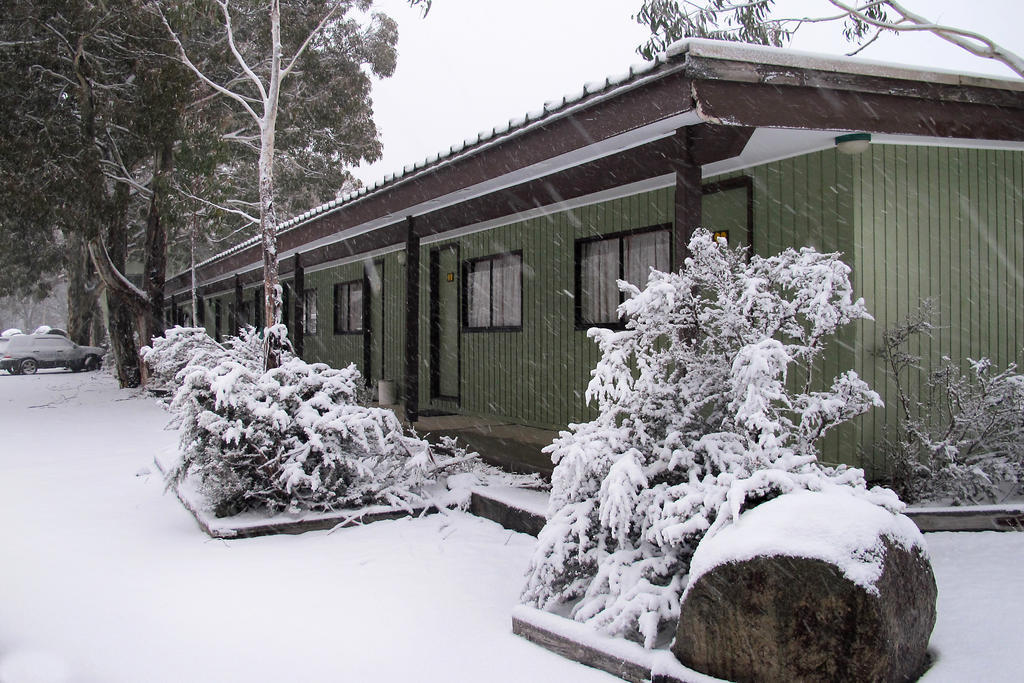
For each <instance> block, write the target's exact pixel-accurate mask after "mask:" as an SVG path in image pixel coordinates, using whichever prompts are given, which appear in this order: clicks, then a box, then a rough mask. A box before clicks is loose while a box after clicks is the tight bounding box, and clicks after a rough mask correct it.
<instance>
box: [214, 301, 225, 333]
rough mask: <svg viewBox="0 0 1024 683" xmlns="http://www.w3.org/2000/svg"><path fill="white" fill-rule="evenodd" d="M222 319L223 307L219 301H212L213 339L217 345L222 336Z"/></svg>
mask: <svg viewBox="0 0 1024 683" xmlns="http://www.w3.org/2000/svg"><path fill="white" fill-rule="evenodd" d="M223 317H224V306H223V304H221V302H220V299H219V298H218V299H214V300H213V339H214V341H216V342H217V343H220V340H221V337H222V336H223V331H224V330H223V325H224V321H223Z"/></svg>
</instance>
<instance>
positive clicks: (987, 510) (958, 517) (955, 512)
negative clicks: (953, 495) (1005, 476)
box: [904, 505, 1024, 531]
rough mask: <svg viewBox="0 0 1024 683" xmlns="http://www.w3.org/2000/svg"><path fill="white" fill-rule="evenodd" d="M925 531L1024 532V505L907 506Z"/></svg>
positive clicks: (907, 513)
mask: <svg viewBox="0 0 1024 683" xmlns="http://www.w3.org/2000/svg"><path fill="white" fill-rule="evenodd" d="M904 514H905V515H906V516H907V517H910V519H912V520H913V521H914V524H916V525H917V528H919V529H920V530H921V531H1024V505H974V506H970V507H943V508H927V507H912V508H907V510H906V512H904Z"/></svg>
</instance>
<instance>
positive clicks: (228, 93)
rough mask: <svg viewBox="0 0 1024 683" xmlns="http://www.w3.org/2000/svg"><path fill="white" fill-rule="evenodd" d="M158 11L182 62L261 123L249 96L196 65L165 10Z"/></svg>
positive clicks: (200, 78) (203, 80)
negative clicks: (239, 92) (243, 94)
mask: <svg viewBox="0 0 1024 683" xmlns="http://www.w3.org/2000/svg"><path fill="white" fill-rule="evenodd" d="M156 12H157V14H158V15H159V17H160V22H161V23H162V24H163V25H164V28H166V29H167V32H168V33H169V34H170V36H171V40H172V41H173V42H174V45H175V47H177V48H178V58H179V59H180V60H181V62H182V63H183V64H184V65H185V66H187V67H188V68H189V69H191V70H192V73H194V74H195V75H196V76H197V77H199V80H201V81H202V82H203V83H206V84H207V85H208V86H210V87H211V88H213V89H214V90H216V91H217V92H219V93H220V94H221V95H224V96H225V97H230V98H231V99H233V100H235V101H236V102H238V103H239V104H240V105H242V109H244V110H245V112H246V113H247V114H249V116H251V117H252V118H253V120H254V121H256V123H257V124H259V123H260V122H261V118H260V116H259V115H258V114H257V113H256V111H255V110H254V109H253V108H252V106H251V105H250V104H249V100H248V98H246V97H243V96H242V95H240V94H238V93H237V92H235V91H234V90H230V89H228V88H226V87H224V86H223V85H221V84H220V83H217V82H216V81H214V80H213V79H212V78H210V77H209V76H207V75H206V74H205V73H204V72H203V71H202V69H200V68H199V67H198V66H196V65H195V64H194V63H193V62H192V60H191V59H189V56H188V53H187V52H185V46H184V45H182V43H181V40H180V39H179V38H178V34H177V33H175V31H174V29H173V28H171V25H170V23H169V22H168V21H167V17H166V16H164V13H163V10H162V9H160V8H159V7H157V8H156Z"/></svg>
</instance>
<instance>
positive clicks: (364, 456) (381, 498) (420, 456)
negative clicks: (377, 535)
mask: <svg viewBox="0 0 1024 683" xmlns="http://www.w3.org/2000/svg"><path fill="white" fill-rule="evenodd" d="M207 339H208V338H207ZM211 341H212V340H210V341H205V340H203V339H202V338H201V336H200V334H199V330H197V329H180V328H179V329H178V330H172V331H171V334H170V336H169V337H165V338H163V339H158V340H154V345H153V348H152V349H151V350H149V351H148V352H147V353H146V360H147V362H148V363H150V364H151V366H153V367H154V368H159V372H160V373H161V375H163V376H167V375H169V374H170V373H171V372H172V371H174V369H175V368H176V367H178V365H179V364H180V363H181V362H182V361H183V360H184V361H186V362H185V364H184V366H183V367H181V368H180V369H178V370H176V371H174V377H175V380H174V381H175V382H176V384H177V385H178V388H177V390H176V392H175V394H174V397H173V399H172V400H171V402H170V408H171V410H172V412H174V413H176V414H177V416H178V426H179V429H180V430H181V446H180V451H181V453H180V455H181V460H180V462H179V463H178V464H177V465H176V466H175V467H174V468H173V469H172V470H171V471H170V472H169V474H168V479H169V481H170V482H172V483H178V482H180V481H182V480H183V479H185V478H186V477H193V478H194V479H195V480H196V481H197V483H198V484H199V487H200V489H201V491H202V492H203V493H204V494H205V496H206V498H207V500H208V501H209V503H210V504H211V506H212V507H213V509H214V512H215V513H216V514H218V515H221V516H223V515H230V514H234V513H237V512H240V511H242V510H248V509H262V510H266V511H269V512H276V511H280V510H291V511H298V510H333V509H339V508H348V507H357V506H363V505H368V504H375V503H381V504H388V505H393V506H397V507H402V508H405V509H411V507H412V506H413V505H416V504H420V503H423V502H424V500H423V498H422V493H423V486H424V485H425V484H427V483H429V482H430V481H431V480H433V479H434V478H436V475H437V473H438V472H440V471H442V470H444V469H446V468H450V467H452V466H457V465H459V464H461V463H463V462H465V461H467V460H468V459H470V457H471V456H468V455H467V454H466V452H465V451H464V450H462V449H458V448H453V447H451V446H452V444H448V445H447V446H446V447H443V448H440V449H438V448H436V447H435V448H434V449H432V448H431V446H430V445H429V444H428V443H427V442H426V441H422V440H420V439H418V438H416V437H414V436H407V435H406V434H405V433H404V430H403V427H402V425H401V423H400V422H399V421H398V419H397V418H396V417H395V414H394V413H393V412H391V411H390V410H386V409H381V408H373V407H368V406H365V405H360V403H359V401H358V398H359V393H360V385H361V384H362V377H361V375H360V374H359V371H358V370H357V369H356V368H355V366H354V365H350V366H348V367H347V368H342V369H333V368H330V367H328V366H326V365H324V364H322V363H306V362H305V361H303V360H301V359H299V358H296V357H294V356H292V355H290V354H286V355H285V356H283V358H282V363H281V365H280V367H277V368H274V369H272V370H269V371H266V372H264V371H263V369H262V345H261V343H260V340H259V338H258V336H257V335H255V334H253V333H252V332H251V331H249V332H243V335H242V337H240V338H238V339H227V340H225V343H224V345H223V346H221V345H219V344H212V345H211V343H210V342H211ZM190 353H191V354H192V355H191V357H190V358H189V357H188V354H190Z"/></svg>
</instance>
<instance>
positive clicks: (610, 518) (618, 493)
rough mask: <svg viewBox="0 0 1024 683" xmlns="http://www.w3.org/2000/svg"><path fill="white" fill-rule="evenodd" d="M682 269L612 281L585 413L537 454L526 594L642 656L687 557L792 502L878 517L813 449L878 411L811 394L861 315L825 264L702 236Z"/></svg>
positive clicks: (860, 488) (872, 402) (844, 274)
mask: <svg viewBox="0 0 1024 683" xmlns="http://www.w3.org/2000/svg"><path fill="white" fill-rule="evenodd" d="M690 253H691V256H690V258H688V259H686V263H685V267H684V268H683V270H682V271H681V272H680V273H661V272H657V271H652V272H651V275H650V279H649V282H648V285H647V288H646V289H645V290H644V291H642V292H641V291H639V290H638V289H637V288H636V287H633V286H631V285H629V284H628V283H625V282H620V283H619V284H620V287H622V288H623V290H624V291H625V292H626V293H627V294H628V298H627V299H626V301H625V302H624V303H622V305H621V306H620V307H619V312H620V314H621V315H622V316H623V317H624V319H625V320H626V324H625V329H624V330H610V329H592V330H590V332H589V335H590V336H591V337H592V338H594V339H595V340H596V341H597V343H598V344H599V345H600V348H601V352H602V357H601V360H600V361H599V362H598V364H597V367H596V368H595V369H594V370H593V372H592V380H591V382H590V385H589V387H588V389H587V397H588V400H591V401H596V403H597V407H598V408H599V411H600V412H599V415H598V417H597V418H596V419H595V420H594V421H593V422H589V423H586V424H578V425H571V426H570V430H569V431H567V432H562V433H561V434H560V435H559V436H558V438H557V439H556V440H555V441H554V443H553V444H552V445H551V446H549V447H548V448H547V449H546V450H547V451H548V452H549V453H550V454H551V457H552V460H553V461H554V462H555V463H556V467H555V470H554V474H553V477H552V496H551V503H550V508H549V511H548V523H547V525H546V526H545V528H544V530H543V531H542V532H541V534H540V536H539V539H538V545H537V550H536V552H535V555H534V557H533V560H532V562H531V566H530V570H529V573H528V579H527V584H526V587H525V589H524V592H523V599H524V601H525V602H527V603H530V604H533V605H535V606H537V607H539V608H541V609H547V610H553V609H559V608H561V609H566V608H568V609H570V613H571V616H572V617H573V618H575V619H576V620H578V621H583V622H587V623H589V624H591V625H592V626H593V627H595V628H596V629H598V630H600V631H603V632H606V633H609V634H613V635H625V636H627V637H630V638H636V639H639V640H642V641H643V642H644V644H645V645H646V646H648V647H650V646H652V645H653V643H654V641H655V639H656V637H657V634H658V630H659V627H660V626H662V625H663V624H666V623H674V622H675V620H676V619H677V618H678V613H679V598H680V595H681V593H682V591H683V589H684V588H685V585H686V584H685V582H686V575H687V572H688V568H689V562H690V558H691V556H692V554H693V551H694V549H695V548H696V546H697V543H698V542H699V541H700V540H701V539H702V538H703V537H704V536H705V535H706V534H709V533H714V532H715V531H716V530H717V529H720V528H723V527H724V526H725V525H728V524H730V523H731V522H732V521H733V520H735V519H736V518H738V517H739V515H740V513H741V512H742V511H743V510H745V509H749V508H752V507H754V506H756V505H758V504H759V503H762V502H765V501H767V500H770V499H772V498H775V497H777V496H779V495H782V494H784V493H787V492H790V491H796V490H812V491H828V490H830V489H834V487H846V488H847V489H848V490H852V491H853V492H854V493H855V494H856V495H862V496H864V497H865V498H868V499H870V500H872V501H874V502H876V503H879V504H882V505H884V506H886V507H888V508H890V509H893V510H897V509H899V508H900V506H901V503H900V502H899V501H898V499H897V498H896V497H895V495H894V494H892V492H890V491H883V490H880V489H874V490H871V491H868V490H867V488H866V485H865V483H864V477H863V473H862V472H861V471H860V470H857V469H848V468H846V467H839V468H836V469H832V468H826V467H823V466H821V465H819V464H818V463H817V461H816V456H817V454H818V446H817V442H818V440H819V439H820V438H821V437H822V435H823V434H825V433H826V432H827V431H828V430H830V429H832V428H833V427H835V426H837V425H839V424H841V423H843V422H845V421H847V420H849V419H851V418H852V417H854V416H856V415H858V414H860V413H863V412H864V411H866V410H868V409H869V408H871V407H872V406H878V405H881V400H880V399H879V397H878V395H877V394H876V393H875V392H874V391H872V390H871V389H870V388H869V387H868V386H867V385H866V384H865V383H864V382H863V381H862V380H861V379H860V378H859V377H857V375H856V374H855V373H854V372H852V371H850V372H846V373H844V374H842V375H840V376H839V377H837V378H835V379H834V380H833V381H832V382H831V386H830V387H828V388H826V389H823V390H814V387H815V386H818V382H817V378H815V377H814V368H815V359H816V358H817V357H818V356H819V355H820V353H821V351H822V350H823V348H824V347H825V345H826V343H827V342H828V340H829V339H830V338H831V336H832V335H833V334H834V332H835V331H836V329H837V328H838V327H840V326H841V325H844V324H846V323H848V322H850V321H852V320H856V319H859V318H868V317H869V316H868V313H867V312H866V310H865V307H864V303H863V300H854V299H853V298H852V288H851V285H850V280H849V273H850V269H849V268H848V267H847V266H846V265H845V264H844V263H843V262H842V261H841V260H840V259H839V255H838V254H820V253H818V252H816V251H814V250H813V249H808V248H805V249H801V250H800V251H795V250H792V249H787V250H786V251H784V252H782V253H781V254H779V255H777V256H773V257H770V258H762V257H760V256H749V258H748V255H747V253H746V251H745V250H742V249H738V250H735V251H731V250H729V249H728V248H726V247H725V246H724V244H718V243H716V242H715V241H714V240H713V239H712V237H711V235H710V234H709V233H708V232H707V231H704V230H699V231H697V232H696V233H695V235H694V237H693V239H692V241H691V243H690Z"/></svg>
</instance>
